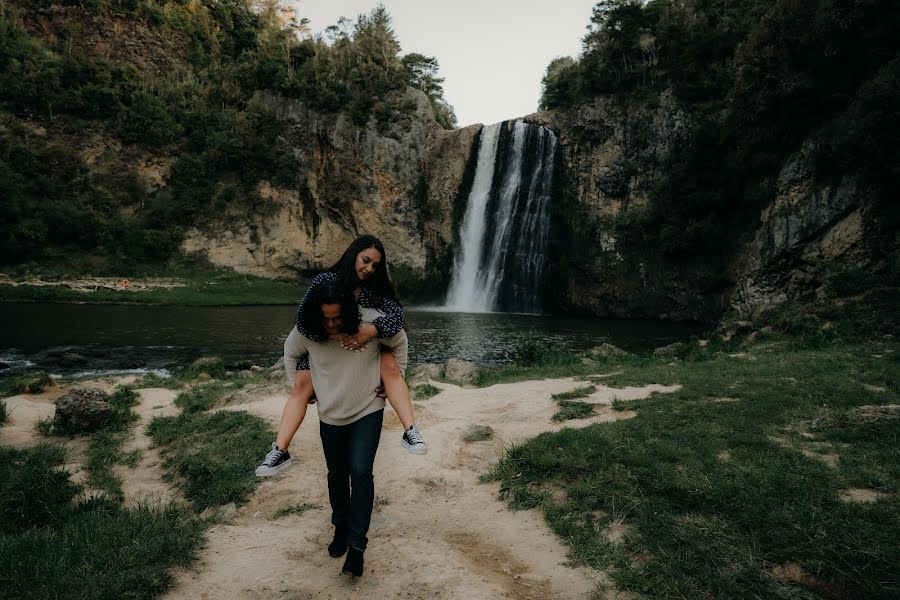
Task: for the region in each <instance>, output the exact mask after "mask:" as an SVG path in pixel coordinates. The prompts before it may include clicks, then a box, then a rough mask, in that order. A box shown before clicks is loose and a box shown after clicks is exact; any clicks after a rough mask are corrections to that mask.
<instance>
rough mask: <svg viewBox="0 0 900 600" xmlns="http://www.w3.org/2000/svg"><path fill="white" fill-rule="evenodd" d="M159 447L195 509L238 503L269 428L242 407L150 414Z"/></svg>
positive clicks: (249, 487) (251, 484) (251, 481)
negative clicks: (212, 410) (153, 415)
mask: <svg viewBox="0 0 900 600" xmlns="http://www.w3.org/2000/svg"><path fill="white" fill-rule="evenodd" d="M148 432H149V434H150V436H151V437H152V438H153V440H154V442H156V443H157V444H158V445H159V446H160V447H161V453H162V456H163V467H164V468H165V469H166V472H167V476H168V478H169V480H173V481H174V480H178V481H182V482H183V486H182V491H183V492H184V495H185V496H186V497H187V498H188V499H189V500H191V501H192V502H193V503H194V507H195V508H196V510H197V511H198V512H200V511H202V510H203V509H205V508H208V507H210V506H220V505H223V504H228V503H229V502H235V503H237V504H240V503H241V502H243V501H244V500H245V499H246V497H247V496H248V495H249V494H250V493H251V492H252V491H253V490H255V489H256V486H257V485H258V483H259V482H258V478H257V477H256V476H255V475H254V473H253V470H254V468H255V467H256V466H257V464H258V463H259V452H260V449H261V448H266V447H267V446H268V445H269V444H270V443H271V441H272V438H273V433H272V431H271V430H270V429H269V426H268V424H267V423H266V422H265V421H263V420H262V419H260V418H259V417H256V416H253V415H250V414H249V413H246V412H232V411H220V412H215V413H204V412H183V413H182V414H180V415H178V416H177V417H156V418H154V419H153V421H151V422H150V426H149V428H148Z"/></svg>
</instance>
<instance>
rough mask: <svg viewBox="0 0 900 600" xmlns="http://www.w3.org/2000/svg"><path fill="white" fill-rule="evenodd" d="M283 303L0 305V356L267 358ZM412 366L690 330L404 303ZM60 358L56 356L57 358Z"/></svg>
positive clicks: (133, 364)
mask: <svg viewBox="0 0 900 600" xmlns="http://www.w3.org/2000/svg"><path fill="white" fill-rule="evenodd" d="M293 318H294V307H293V306H242V307H173V306H140V305H80V304H37V303H27V304H26V303H2V304H0V321H2V323H3V326H2V329H0V362H2V363H6V364H8V365H10V366H17V365H26V364H27V363H28V362H32V363H35V364H34V367H36V368H42V367H45V366H46V365H48V364H49V365H54V366H55V368H56V370H57V371H58V372H76V371H78V370H82V371H83V370H85V369H87V368H96V369H101V368H102V369H110V368H128V369H135V368H149V369H154V368H161V367H165V366H170V365H173V364H182V363H184V362H185V361H189V360H192V359H193V358H195V357H197V356H202V355H209V354H215V355H219V356H223V357H224V358H226V360H241V359H251V360H257V361H274V360H275V359H276V358H277V357H278V356H280V355H281V348H282V344H283V342H284V337H285V336H286V335H287V333H288V331H289V330H290V327H291V326H292V322H293ZM407 322H408V327H407V331H408V333H409V338H410V346H411V348H410V350H411V352H410V358H411V362H412V363H413V364H415V363H421V362H443V361H446V360H447V359H448V358H451V357H459V358H464V359H466V360H472V361H475V362H477V363H479V364H482V365H496V364H502V363H504V362H508V361H510V360H512V359H513V358H514V357H515V351H516V348H517V347H518V346H519V344H521V343H522V341H524V340H525V339H527V338H537V339H539V340H543V341H546V342H547V343H554V344H559V345H563V346H566V347H568V348H572V349H576V350H578V349H584V348H587V347H591V346H595V345H598V344H600V343H603V342H606V341H608V342H611V343H613V344H616V345H617V346H621V347H623V348H626V349H628V350H631V351H640V350H643V349H647V348H653V347H655V346H659V345H663V344H667V343H670V342H671V341H674V340H677V339H681V338H684V337H687V336H688V335H690V334H691V333H693V332H695V331H698V330H699V327H698V326H697V325H693V324H675V323H660V322H655V321H622V320H608V319H590V318H583V317H570V316H563V317H559V316H551V317H548V316H534V315H513V314H500V313H487V314H484V313H482V314H470V313H453V312H429V311H419V310H416V309H409V310H408V311H407ZM64 355H66V356H64Z"/></svg>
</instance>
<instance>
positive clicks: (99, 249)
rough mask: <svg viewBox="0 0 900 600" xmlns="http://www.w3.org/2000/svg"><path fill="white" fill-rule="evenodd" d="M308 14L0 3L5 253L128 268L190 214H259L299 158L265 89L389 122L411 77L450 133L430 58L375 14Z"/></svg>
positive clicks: (5, 259)
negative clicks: (322, 25)
mask: <svg viewBox="0 0 900 600" xmlns="http://www.w3.org/2000/svg"><path fill="white" fill-rule="evenodd" d="M306 25H307V22H306V21H305V20H303V19H300V20H297V18H293V17H292V16H291V14H290V12H289V11H285V9H283V8H281V7H280V6H279V4H278V2H277V0H263V1H262V2H258V3H252V2H251V0H217V1H214V0H78V1H76V0H53V1H51V0H15V1H14V2H12V3H9V4H4V5H2V6H0V210H2V211H3V213H4V215H6V218H5V219H4V220H3V221H2V222H0V257H2V259H0V262H2V263H4V264H20V263H22V262H23V261H26V260H30V261H37V262H40V263H47V262H59V261H63V262H69V263H71V260H72V258H71V257H74V256H80V257H88V258H84V259H83V260H84V261H86V262H85V263H84V264H82V265H81V266H83V267H84V268H88V269H91V270H101V271H102V270H111V271H122V270H126V269H128V268H129V267H130V266H131V265H134V264H135V263H136V262H146V261H151V262H158V261H162V260H165V259H167V258H168V257H170V256H172V255H173V254H174V253H175V252H176V251H177V248H178V245H179V243H180V239H181V235H182V231H183V229H184V228H185V227H187V226H190V225H193V224H195V223H196V222H197V221H198V220H203V219H209V218H214V217H220V216H222V215H223V214H225V213H227V214H229V215H230V216H232V217H235V218H242V217H246V216H247V215H248V214H250V212H251V211H259V210H264V205H263V203H264V200H263V199H262V198H261V197H260V196H259V194H258V192H257V188H258V184H259V182H260V181H262V180H268V181H270V182H272V183H274V184H276V185H278V184H280V185H285V186H289V185H292V184H293V183H294V179H295V170H296V165H295V161H294V158H293V157H292V156H291V155H290V154H289V153H287V152H285V151H282V150H280V147H279V144H278V134H279V126H278V124H277V122H276V121H275V119H274V117H273V116H272V115H271V114H268V113H266V112H264V111H263V110H262V109H260V108H258V107H256V106H254V105H253V104H252V103H251V102H250V100H251V98H252V96H253V94H254V92H255V91H257V90H260V89H269V90H274V91H277V92H278V93H280V94H283V95H286V96H290V97H296V98H299V99H301V100H303V101H304V102H305V103H307V104H308V105H310V106H312V107H313V108H315V109H317V110H319V111H321V112H325V113H338V112H340V113H344V114H346V115H348V116H349V117H350V119H351V120H352V121H353V122H354V123H355V124H357V125H358V126H369V125H373V124H374V125H375V126H377V127H383V126H386V125H387V124H389V123H393V122H396V121H397V120H400V119H403V118H404V117H405V116H406V115H408V114H409V113H410V112H411V111H412V110H413V108H414V107H413V106H410V104H409V101H408V100H407V99H406V94H405V91H406V89H407V86H412V87H418V88H420V89H422V90H423V91H424V92H425V93H426V94H428V96H429V98H430V100H431V103H432V106H433V107H434V109H435V115H436V118H437V120H438V122H439V123H441V125H442V126H444V127H447V128H452V127H453V126H455V117H454V115H453V111H452V108H451V107H450V106H449V105H447V103H446V102H445V101H444V99H443V90H442V87H441V82H442V79H441V78H439V77H438V76H437V69H438V64H437V61H436V60H435V59H434V58H432V57H426V56H422V55H420V54H409V55H406V56H401V55H400V47H399V44H398V43H397V40H396V37H395V35H394V33H393V30H392V29H391V22H390V16H389V15H388V13H387V11H386V10H385V9H384V8H383V7H378V8H376V9H375V10H373V11H372V12H371V13H370V14H368V15H361V16H359V18H358V19H357V20H356V22H353V23H351V22H350V21H349V20H347V19H342V20H341V21H340V22H339V23H338V25H336V26H334V27H332V28H329V29H328V30H327V32H326V34H325V35H324V36H311V35H310V34H309V31H308V29H307V27H306ZM148 164H149V165H150V166H151V167H160V165H162V167H161V168H159V169H158V170H159V171H160V172H161V173H162V179H163V180H164V181H161V182H159V183H158V184H157V185H148V184H147V179H146V177H145V175H142V173H141V172H140V168H141V167H144V171H146V170H147V169H146V167H147V166H148ZM151 170H152V169H151ZM90 257H93V259H91V258H90Z"/></svg>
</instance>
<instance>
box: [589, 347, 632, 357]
mask: <svg viewBox="0 0 900 600" xmlns="http://www.w3.org/2000/svg"><path fill="white" fill-rule="evenodd" d="M587 353H588V354H589V355H591V356H592V357H594V358H597V357H601V356H625V355H627V354H630V352H627V351H625V350H622V349H621V348H619V347H618V346H613V345H612V344H600V345H599V346H594V347H593V348H591V349H590V350H588V351H587Z"/></svg>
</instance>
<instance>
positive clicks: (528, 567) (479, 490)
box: [0, 379, 678, 600]
mask: <svg viewBox="0 0 900 600" xmlns="http://www.w3.org/2000/svg"><path fill="white" fill-rule="evenodd" d="M112 383H114V382H108V383H106V384H105V385H112ZM432 384H433V385H435V386H436V387H438V388H440V389H441V393H440V394H438V395H437V396H435V397H433V398H431V399H429V400H426V401H422V402H417V403H416V404H415V408H416V417H417V421H418V422H419V424H420V429H421V430H422V432H423V435H424V436H425V440H426V442H428V445H429V452H428V454H426V455H422V456H415V455H410V454H408V453H407V452H406V451H405V450H404V449H403V448H401V446H400V436H401V426H400V423H399V421H398V420H397V418H396V416H395V415H394V413H393V411H392V410H391V409H390V408H387V409H386V411H385V420H384V427H383V431H382V437H381V445H380V448H379V451H378V455H377V457H376V459H375V493H376V506H375V511H374V514H373V516H372V525H371V529H370V531H369V548H368V550H367V552H366V571H365V575H364V576H363V577H361V578H353V577H350V576H347V575H342V574H341V573H340V568H341V565H342V564H343V559H334V558H331V557H329V556H328V553H327V551H326V549H325V547H326V545H327V544H328V542H329V541H330V540H331V535H332V531H333V530H332V526H331V525H330V522H329V518H330V511H329V509H328V493H327V488H326V479H325V475H326V470H325V462H324V458H323V455H322V448H321V443H320V441H319V436H318V419H317V417H316V411H315V410H314V409H312V410H310V412H309V413H308V415H307V419H306V422H305V423H304V424H303V426H302V427H301V428H300V431H299V432H298V434H297V436H296V437H295V438H294V441H293V443H292V445H291V448H290V450H291V454H292V456H293V459H294V465H293V466H292V467H290V468H289V469H287V470H286V471H284V472H283V473H281V474H279V475H278V476H275V477H272V478H267V479H265V480H263V482H262V484H261V485H260V487H259V488H258V489H257V491H256V492H255V493H254V494H253V495H252V496H251V498H250V499H249V501H248V502H247V504H245V505H243V506H241V507H239V509H238V510H237V512H236V514H235V515H234V516H233V517H231V518H230V519H229V520H228V521H226V522H224V523H221V524H218V525H215V526H214V527H212V528H211V529H210V530H209V531H208V534H207V542H206V545H205V547H204V548H203V550H202V551H201V555H200V560H199V561H198V562H197V563H196V564H195V565H194V566H193V567H192V568H191V569H189V570H182V571H180V572H177V573H176V579H177V583H176V585H175V586H174V587H173V589H172V590H171V591H170V593H169V594H168V595H166V596H165V598H167V599H169V600H176V599H178V600H180V599H210V600H219V599H221V598H229V599H230V598H235V599H248V600H249V599H264V598H265V599H278V600H299V599H304V600H305V599H326V598H334V599H338V598H341V599H343V598H360V599H362V598H365V599H366V600H371V599H375V598H403V599H420V598H421V599H426V598H428V599H447V600H449V599H457V598H458V599H482V598H484V599H493V598H517V599H523V600H532V599H538V598H543V599H568V598H588V597H592V596H593V594H595V593H597V594H598V596H596V597H601V598H624V597H625V595H624V594H619V593H618V592H617V591H616V590H615V588H613V587H612V585H611V584H610V583H609V581H608V579H607V577H606V576H605V574H604V573H602V572H597V571H591V570H588V569H584V568H573V567H571V566H569V565H568V564H566V547H565V546H564V545H563V544H562V543H561V542H560V541H559V540H558V539H557V538H556V536H555V535H554V534H553V533H552V532H551V531H550V529H549V528H548V526H547V525H546V523H545V521H544V519H543V516H542V515H541V514H540V513H539V512H538V511H534V510H530V511H512V510H510V509H509V508H508V507H507V504H506V502H504V501H503V500H501V499H500V497H499V483H497V482H487V483H482V482H480V481H479V475H480V474H481V473H483V472H485V471H487V470H488V469H490V468H491V466H492V465H494V464H496V462H497V461H498V460H499V458H500V456H501V455H502V453H503V450H504V448H505V447H506V446H507V445H509V444H512V443H515V442H517V441H521V440H524V439H527V438H529V437H532V436H534V435H536V434H538V433H540V432H543V431H554V430H557V429H559V428H561V427H563V426H565V427H583V426H585V425H588V424H590V423H595V422H601V421H612V420H616V419H622V418H630V417H632V416H634V413H633V412H630V411H614V410H612V408H611V407H610V404H611V402H612V399H613V397H618V398H620V399H640V398H646V397H647V396H649V395H650V394H651V393H652V392H654V391H657V392H673V391H675V390H677V389H678V386H672V387H668V388H666V387H662V386H647V387H643V388H626V389H615V390H614V389H610V388H606V387H603V386H599V389H598V390H597V392H595V393H594V394H593V395H592V396H591V397H589V398H584V399H581V400H583V401H587V402H590V403H593V404H595V411H594V412H595V414H594V415H593V416H591V417H590V418H587V419H580V420H576V421H567V422H565V423H562V424H557V423H553V422H552V420H551V417H552V416H553V414H554V413H555V412H556V409H557V406H556V403H555V402H553V401H552V400H551V398H550V396H551V395H552V394H556V393H560V392H565V391H569V390H572V389H574V388H577V387H581V386H583V385H584V383H583V382H580V381H575V380H573V379H554V380H543V381H527V382H521V383H514V384H502V385H494V386H491V387H489V388H481V389H464V388H460V387H457V386H454V385H449V384H443V383H436V382H432ZM60 393H61V392H60V391H59V390H56V391H52V392H47V393H45V394H41V395H36V396H34V395H33V396H15V397H13V398H10V399H7V406H8V408H9V409H10V421H9V422H8V423H7V424H6V425H5V426H4V427H3V428H2V430H0V434H2V435H0V437H2V438H3V439H2V441H3V443H7V444H16V445H19V444H29V443H34V442H36V441H37V440H38V439H39V436H38V435H37V434H36V433H35V432H34V422H35V421H36V420H37V419H39V418H41V417H47V416H51V415H52V414H53V404H52V401H53V400H54V399H55V398H56V397H58V396H59V394H60ZM175 395H176V393H175V392H172V391H170V390H163V389H147V390H141V391H140V396H141V403H140V405H139V406H138V407H137V408H136V410H137V412H138V413H139V414H140V416H141V422H140V423H139V424H138V426H137V427H136V429H135V431H136V433H135V436H134V438H133V439H132V440H131V442H130V444H129V446H128V447H127V449H132V448H140V449H141V450H142V452H143V454H142V459H141V462H140V464H139V466H138V467H137V468H136V469H127V468H123V469H121V470H120V471H119V473H120V474H121V475H122V477H123V478H124V490H125V494H126V502H127V503H133V502H135V501H137V500H139V499H142V498H145V497H162V498H169V497H173V495H174V494H175V493H176V492H175V491H174V489H173V488H172V486H171V484H168V483H165V482H162V481H161V479H160V478H161V474H162V473H161V471H160V468H159V465H158V462H159V456H158V454H157V452H156V450H155V449H153V448H151V447H150V443H149V440H148V439H147V437H146V435H145V433H144V429H145V425H146V423H147V422H149V419H150V418H151V417H152V416H153V415H155V414H172V413H173V412H175V411H176V409H175V407H174V406H173V405H172V400H173V399H174V397H175ZM285 399H286V393H282V392H280V391H269V392H266V393H260V394H256V395H249V396H247V397H245V399H244V401H243V402H238V403H234V404H231V405H229V406H228V407H227V408H226V410H247V411H249V412H251V413H254V414H257V415H260V416H262V417H263V418H265V419H267V420H268V421H270V422H271V423H272V424H273V427H275V426H276V425H277V422H278V419H279V417H280V415H281V409H282V406H283V403H284V401H285ZM472 425H488V426H490V427H491V428H493V430H494V432H495V433H494V437H493V439H490V440H487V441H482V442H473V443H466V442H464V441H463V440H462V436H463V435H464V433H465V432H466V431H467V430H468V429H469V427H471V426H472ZM73 450H75V451H76V452H75V453H74V456H75V457H76V458H75V459H73V460H76V461H77V456H78V452H77V451H78V450H79V448H77V447H73ZM266 450H267V449H266V448H260V460H262V458H263V456H264V455H265V451H266ZM72 466H74V467H76V469H77V465H72ZM76 479H77V474H76ZM303 503H310V504H315V505H318V506H320V507H321V508H317V509H311V510H307V511H306V512H304V513H302V514H292V515H288V516H285V517H282V518H279V519H273V518H272V517H273V514H274V513H275V512H276V511H277V510H278V509H280V508H284V507H286V506H289V505H296V504H303ZM598 535H603V532H598Z"/></svg>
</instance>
